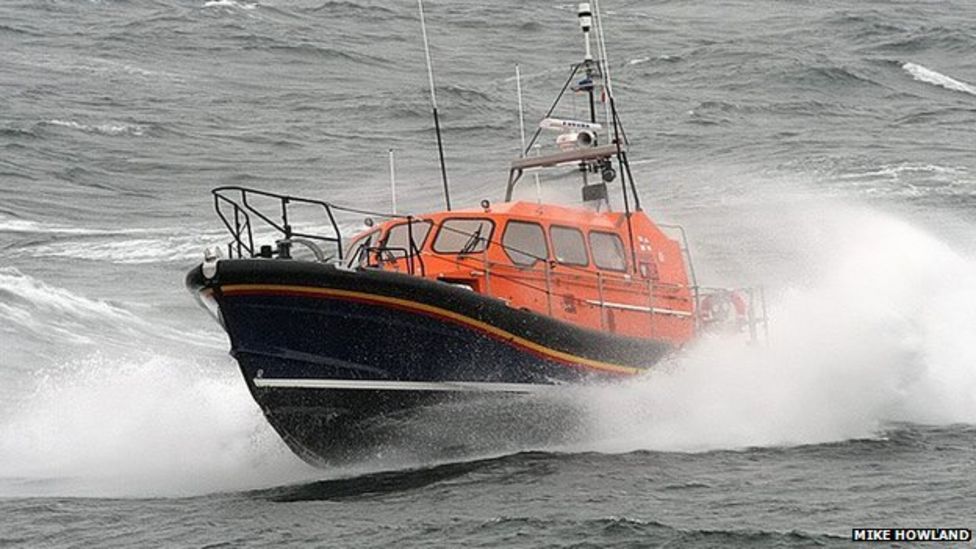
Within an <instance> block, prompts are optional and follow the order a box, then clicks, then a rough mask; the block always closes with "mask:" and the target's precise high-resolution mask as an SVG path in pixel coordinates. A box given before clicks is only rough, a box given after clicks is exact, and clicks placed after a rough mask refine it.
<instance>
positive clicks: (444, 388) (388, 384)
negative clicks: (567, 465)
mask: <svg viewBox="0 0 976 549" xmlns="http://www.w3.org/2000/svg"><path fill="white" fill-rule="evenodd" d="M254 385H255V387H261V388H268V389H354V390H363V391H432V392H433V391H441V392H481V393H538V392H542V391H548V390H551V389H553V388H554V387H556V386H555V385H543V384H536V383H488V382H480V381H360V380H354V379H301V378H297V379H281V378H278V379H272V378H261V377H256V378H254Z"/></svg>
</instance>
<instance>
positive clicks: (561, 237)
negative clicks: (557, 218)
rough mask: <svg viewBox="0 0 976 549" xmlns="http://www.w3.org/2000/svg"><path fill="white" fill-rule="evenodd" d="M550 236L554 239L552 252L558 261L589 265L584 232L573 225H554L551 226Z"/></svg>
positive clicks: (566, 263) (568, 263)
mask: <svg viewBox="0 0 976 549" xmlns="http://www.w3.org/2000/svg"><path fill="white" fill-rule="evenodd" d="M549 238H551V239H552V253H553V255H555V256H556V261H558V262H560V263H562V264H563V265H583V266H585V265H588V264H589V263H590V261H589V259H588V258H587V257H586V242H585V241H584V240H583V233H582V232H580V231H579V229H574V228H572V227H558V226H555V225H554V226H552V227H550V228H549Z"/></svg>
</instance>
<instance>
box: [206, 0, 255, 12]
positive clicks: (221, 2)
mask: <svg viewBox="0 0 976 549" xmlns="http://www.w3.org/2000/svg"><path fill="white" fill-rule="evenodd" d="M203 7H205V8H230V9H239V10H254V9H257V7H258V4H257V3H256V2H254V3H247V2H238V1H237V0H208V2H206V3H205V4H204V5H203Z"/></svg>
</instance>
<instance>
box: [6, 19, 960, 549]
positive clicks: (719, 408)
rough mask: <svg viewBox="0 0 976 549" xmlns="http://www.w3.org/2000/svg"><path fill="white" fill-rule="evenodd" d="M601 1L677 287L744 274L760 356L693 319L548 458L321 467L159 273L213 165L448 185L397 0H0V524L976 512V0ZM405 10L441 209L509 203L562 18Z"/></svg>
mask: <svg viewBox="0 0 976 549" xmlns="http://www.w3.org/2000/svg"><path fill="white" fill-rule="evenodd" d="M601 4H602V9H603V12H604V20H605V24H606V30H607V48H608V51H609V61H610V66H611V70H612V74H613V76H614V84H615V92H616V97H617V101H618V103H619V108H620V112H621V116H622V118H623V120H624V122H625V124H626V128H627V134H628V137H629V138H630V140H631V142H632V146H631V153H630V157H631V159H632V161H633V163H634V168H635V174H634V175H635V177H636V178H637V180H638V185H639V188H640V191H641V193H642V197H643V200H644V202H645V207H646V209H647V210H648V211H649V213H650V214H651V215H652V216H653V217H655V218H656V219H658V220H660V221H663V222H668V223H677V224H681V225H683V226H684V227H685V229H686V230H687V231H688V234H689V235H690V240H691V246H692V249H693V254H694V259H695V266H696V268H697V270H698V274H699V279H700V281H702V282H705V283H708V284H710V285H729V286H731V285H737V284H761V285H763V286H764V287H765V288H766V292H767V296H768V301H769V309H770V317H771V321H772V322H771V325H770V341H769V345H768V346H754V347H746V346H743V345H741V343H739V342H735V341H729V340H726V339H723V338H722V337H718V336H715V337H707V338H704V339H703V340H701V341H699V342H698V343H697V344H696V345H694V346H692V347H691V348H689V349H686V350H685V351H684V352H682V353H681V354H680V355H678V356H676V357H674V358H673V359H672V360H670V361H669V362H668V363H667V364H665V365H662V367H661V368H659V369H658V370H657V371H655V372H653V373H651V374H650V375H647V376H645V377H643V378H641V379H637V380H635V381H632V382H628V383H626V384H623V385H619V386H613V387H590V388H582V389H579V390H577V391H575V392H573V393H572V394H571V395H567V397H566V398H567V399H570V400H571V401H572V402H573V403H576V404H578V405H579V406H580V410H581V413H582V415H583V418H584V419H585V421H586V423H587V424H588V428H587V429H586V430H585V433H586V434H585V436H580V437H577V438H576V439H574V440H570V441H565V442H561V443H560V444H559V445H538V446H533V445H523V446H519V445H512V444H505V443H504V442H499V444H498V446H497V447H496V448H493V449H491V450H490V451H484V452H481V453H479V454H474V455H469V456H467V457H465V458H464V459H455V460H444V459H437V458H436V457H435V456H436V455H438V454H437V453H436V452H434V453H432V454H431V455H430V456H428V457H427V458H425V457H424V455H423V452H418V455H419V457H418V458H417V459H415V460H412V461H402V462H389V461H383V460H378V461H377V462H375V463H364V464H361V465H355V466H349V467H337V468H333V469H313V468H311V467H309V466H307V465H305V464H304V463H302V462H301V461H300V460H298V459H297V458H295V457H294V456H293V455H292V454H291V453H290V452H289V451H288V450H287V449H286V448H285V447H284V445H283V444H282V443H281V442H280V440H279V439H278V438H277V436H276V435H275V434H274V432H273V431H272V430H271V429H270V427H269V426H268V425H267V424H266V423H265V421H264V419H263V417H262V416H261V413H260V411H259V410H258V409H257V407H256V405H255V404H254V403H253V402H252V401H251V399H250V397H249V395H248V394H247V391H246V388H245V385H244V383H243V381H242V380H241V379H240V375H239V373H238V371H237V369H236V365H235V363H234V361H233V359H231V358H230V357H229V356H228V355H227V347H228V344H227V341H226V338H225V337H224V335H223V333H222V332H221V331H220V330H219V328H218V327H217V326H216V325H215V324H214V323H213V322H212V320H211V319H210V317H209V316H207V315H206V314H205V313H204V312H203V311H202V310H200V309H199V308H198V307H197V306H196V305H195V303H194V302H193V300H192V299H191V297H190V295H189V294H188V293H187V292H186V291H185V290H184V288H183V276H184V273H185V272H186V271H187V270H188V269H189V268H190V267H191V266H193V265H194V264H195V263H196V262H198V261H199V260H200V259H201V258H202V250H203V249H204V248H205V247H206V246H208V245H212V244H216V243H220V242H224V241H225V240H226V237H225V235H224V234H223V233H222V231H221V228H220V225H219V224H218V221H217V220H216V218H215V217H214V215H213V212H212V202H211V198H210V195H209V189H210V188H212V187H215V186H218V185H224V184H239V185H247V186H253V187H259V188H264V189H269V190H274V191H279V192H285V193H290V194H299V195H309V196H314V197H319V198H323V199H328V200H332V201H334V202H338V203H341V204H348V205H358V206H364V207H370V208H375V209H387V208H388V207H389V205H390V194H389V186H388V172H387V151H388V150H389V149H390V148H393V149H395V150H396V154H397V174H398V201H399V206H400V208H401V210H402V209H409V210H414V211H424V210H432V209H439V208H440V206H441V195H440V192H441V191H440V176H439V173H438V171H437V168H438V164H437V156H436V145H435V141H434V135H433V132H432V123H431V118H430V114H429V102H428V101H429V99H428V95H427V89H426V85H427V80H426V74H425V68H424V55H423V49H422V43H421V39H420V31H419V20H418V17H417V14H416V4H415V3H412V2H410V1H397V2H367V1H360V0H351V1H337V2H329V1H326V0H289V1H284V0H259V1H254V2H251V1H247V0H210V1H208V0H5V1H4V2H2V3H0V545H2V546H24V547H46V546H59V547H60V546H78V547H80V546H85V547H90V546H115V547H129V546H180V547H182V546H186V547H220V546H228V547H236V546H262V547H264V546H307V545H310V546H322V547H364V546H392V545H396V546H399V547H454V546H468V547H486V546H505V547H645V546H660V545H666V546H669V547H697V546H711V547H728V546H751V547H781V546H845V545H847V544H849V543H850V536H851V529H852V528H858V527H899V526H903V527H959V526H963V527H969V528H973V527H976V337H974V333H976V332H974V330H976V238H974V236H976V56H974V55H973V52H974V51H976V3H973V2H971V1H969V0H945V1H938V2H929V1H912V2H908V1H896V0H885V1H880V0H865V1H861V2H840V1H835V0H826V1H819V2H803V1H774V0H756V1H749V2H746V1H738V0H715V1H709V2H679V1H668V0H662V1H650V2H637V1H633V0H629V1H619V2H612V1H610V0H604V1H603V2H602V3H601ZM425 7H426V12H427V26H428V30H429V33H430V39H431V48H432V51H431V54H432V58H433V64H434V69H435V77H436V81H437V93H438V101H439V107H440V111H441V116H442V120H441V122H442V125H443V128H444V137H445V152H446V155H447V166H448V171H449V174H450V178H451V182H452V192H453V196H452V199H453V201H454V202H455V203H456V204H462V205H474V204H477V203H478V201H479V200H481V199H482V198H488V199H490V200H500V199H501V195H502V190H503V186H504V182H505V179H506V177H507V166H508V162H509V161H510V160H511V159H512V158H513V157H514V156H516V155H517V152H518V149H519V137H518V131H519V130H518V118H517V110H516V106H517V97H516V91H515V86H516V82H515V78H514V66H515V64H516V63H519V64H520V67H521V72H522V74H523V78H522V87H523V91H524V94H525V101H526V114H527V119H529V120H530V121H533V120H537V119H538V118H540V117H541V116H542V115H543V114H544V112H545V109H546V108H547V107H548V103H549V101H550V100H551V99H552V97H553V95H554V94H555V93H556V92H557V91H558V89H559V87H560V86H561V84H562V81H563V80H564V78H565V76H566V73H567V71H568V68H569V65H570V63H572V62H575V61H576V60H577V58H578V57H579V52H580V37H579V33H578V30H577V26H576V21H575V19H576V16H575V10H576V6H575V5H574V4H572V3H551V2H528V3H523V2H515V1H512V0H503V1H500V2H490V3H485V2H471V1H451V2H448V1H444V0H428V1H427V3H426V6H425ZM555 183H556V184H558V183H559V182H558V181H556V182H555ZM574 192H575V191H574ZM502 416H503V415H499V417H502ZM507 427H508V424H507V423H506V422H505V421H503V420H498V421H493V420H492V419H491V415H490V414H488V415H486V417H485V421H484V422H483V424H482V425H480V426H479V427H478V430H477V432H474V433H453V434H451V433H448V435H450V436H445V437H444V438H445V440H444V444H454V445H463V444H465V442H466V441H468V440H471V437H474V438H479V437H482V436H484V437H494V438H493V440H494V439H497V440H499V441H504V440H505V438H506V437H505V429H506V428H507ZM432 428H436V426H433V427H432ZM454 435H457V440H453V441H452V440H450V439H451V437H452V436H454Z"/></svg>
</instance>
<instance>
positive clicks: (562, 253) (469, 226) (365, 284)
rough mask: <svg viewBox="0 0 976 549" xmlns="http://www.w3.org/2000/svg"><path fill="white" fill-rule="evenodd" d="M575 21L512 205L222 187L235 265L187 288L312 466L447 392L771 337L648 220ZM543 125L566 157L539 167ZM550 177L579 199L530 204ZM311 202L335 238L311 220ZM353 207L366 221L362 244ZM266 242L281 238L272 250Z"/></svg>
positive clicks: (358, 445)
mask: <svg viewBox="0 0 976 549" xmlns="http://www.w3.org/2000/svg"><path fill="white" fill-rule="evenodd" d="M579 20H580V26H581V29H582V30H583V33H584V39H585V45H586V54H585V57H584V59H583V61H582V62H580V63H578V64H576V65H574V66H573V67H572V71H571V73H570V75H569V78H568V79H567V80H566V83H565V84H564V85H563V88H562V90H561V91H560V93H559V95H558V96H557V98H556V100H555V102H554V103H553V105H552V107H551V108H550V109H549V112H548V113H546V115H545V117H543V119H542V121H541V122H540V124H539V126H538V128H537V130H536V132H535V135H534V136H533V137H532V139H531V141H530V142H529V143H528V144H527V145H524V146H523V155H522V156H521V157H520V158H518V159H516V160H514V161H513V162H512V164H511V167H510V172H509V177H508V182H507V185H506V188H505V195H504V201H503V202H501V203H498V204H492V203H491V202H489V201H488V200H483V201H482V202H481V204H480V205H479V206H478V207H474V208H467V209H451V207H450V200H449V198H448V196H449V195H448V194H447V192H448V188H447V177H446V171H444V170H443V165H442V175H443V181H444V184H445V199H446V202H447V209H445V210H443V211H435V212H430V213H426V214H416V215H415V214H410V215H395V214H383V213H379V212H366V211H363V210H356V209H352V208H346V207H342V206H338V205H336V204H333V203H331V202H328V201H323V200H316V199H309V198H300V197H293V196H288V195H282V194H277V193H272V192H266V191H260V190H255V189H247V188H243V187H221V188H218V189H215V190H214V191H213V197H214V205H215V209H216V212H217V214H218V216H219V217H220V219H221V220H222V221H223V223H224V225H225V227H226V228H227V229H228V230H229V231H230V233H231V235H232V241H231V242H230V243H229V244H228V247H227V250H226V251H227V256H228V257H227V258H226V259H224V258H221V257H220V254H219V253H218V252H217V251H216V250H210V251H208V254H207V256H206V259H205V261H204V263H203V264H202V265H200V266H198V267H196V268H195V269H193V270H192V271H191V272H190V273H189V274H188V276H187V280H186V283H187V286H188V288H189V289H190V290H191V291H192V292H193V293H194V295H196V296H198V297H199V298H200V300H201V303H203V304H204V305H205V306H207V307H208V308H210V309H211V310H213V311H215V316H216V317H217V319H218V320H219V322H220V323H221V325H222V326H223V327H224V329H225V330H226V331H227V334H228V335H229V337H230V341H231V354H232V355H233V356H234V357H235V358H236V359H237V361H238V363H239V364H240V367H241V371H242V373H243V375H244V378H245V382H246V383H247V385H248V388H249V389H250V391H251V394H252V395H253V397H254V399H255V400H256V401H257V403H258V404H259V405H260V407H261V409H262V410H263V412H264V414H265V416H266V417H267V418H268V420H269V422H270V423H271V425H272V426H274V428H275V429H276V430H277V431H278V433H279V434H280V435H281V436H282V438H283V439H284V440H285V442H286V443H287V444H288V445H289V446H290V447H291V448H292V449H293V450H294V451H295V452H296V453H297V454H298V455H300V456H301V457H303V458H304V459H306V460H307V461H309V462H311V463H314V464H321V463H323V462H333V461H338V460H348V459H358V458H360V457H362V456H364V455H369V453H370V452H371V451H373V450H374V449H375V448H378V447H380V446H381V445H382V443H383V436H381V435H378V434H377V433H380V432H381V431H382V430H381V429H379V430H378V429H377V428H376V426H377V424H378V422H381V421H382V419H383V418H389V417H402V416H403V415H409V414H412V413H417V411H418V410H422V409H423V408H424V407H427V406H429V405H431V404H435V403H441V402H444V401H445V400H457V399H470V398H481V397H483V396H484V395H498V394H523V393H537V392H540V391H551V390H558V387H559V386H560V385H565V384H575V383H581V382H591V381H612V380H617V379H625V378H628V377H631V376H634V375H638V374H640V373H642V372H644V371H646V370H647V369H648V368H651V367H653V366H654V365H655V364H656V363H658V362H659V361H660V360H661V359H662V358H663V357H665V356H667V355H669V354H670V353H673V352H674V351H676V350H677V349H680V348H681V347H682V346H684V345H686V344H687V343H689V342H690V341H692V340H693V339H694V338H695V337H696V335H697V334H699V333H701V332H702V331H703V330H705V329H710V328H714V327H722V328H724V329H731V330H746V329H748V330H749V332H750V334H751V335H752V337H753V339H755V337H756V329H757V326H759V325H760V324H761V322H763V321H764V316H765V315H764V314H756V313H755V312H754V311H756V310H757V307H755V306H754V305H756V303H757V301H758V300H759V298H760V297H761V296H760V295H759V294H756V293H754V292H752V291H751V290H740V291H733V290H708V289H705V288H702V287H700V286H699V285H698V283H697V280H696V279H695V276H694V269H693V267H692V262H691V256H690V253H689V251H688V247H687V242H685V240H684V231H683V230H682V229H680V227H666V226H662V225H659V224H656V223H655V222H654V221H652V220H651V218H650V217H649V216H648V215H647V214H646V213H645V211H644V210H643V208H642V206H641V202H640V197H639V195H638V193H637V187H636V184H635V182H634V179H633V176H632V174H631V170H630V164H629V161H628V158H627V149H628V142H627V139H626V134H625V133H624V131H623V126H622V122H621V120H620V119H619V117H618V115H617V110H616V105H615V102H614V98H613V93H612V85H611V81H610V77H609V74H608V73H607V67H606V64H605V62H604V61H603V59H605V57H606V56H605V54H603V55H601V56H600V57H601V58H602V59H600V60H596V59H594V58H593V55H592V53H591V46H590V34H591V29H593V16H592V14H591V13H590V9H589V5H588V4H581V5H580V10H579ZM597 25H599V19H598V18H597ZM595 30H596V34H597V38H598V41H597V44H598V46H597V49H598V50H599V51H600V52H603V47H602V32H600V29H599V27H597V28H596V29H595ZM425 34H426V31H425ZM431 82H432V75H431ZM432 89H433V86H432ZM567 92H570V93H572V94H578V95H581V96H583V97H585V98H586V101H584V108H583V110H584V111H585V112H584V113H583V116H579V114H580V113H578V112H569V113H566V114H567V116H563V114H564V111H566V106H565V105H563V102H562V101H561V100H562V99H563V98H564V97H565V96H566V95H567ZM432 100H433V105H434V115H435V126H436V127H437V133H438V138H439V136H440V131H439V123H438V122H437V118H436V116H437V111H436V99H433V97H432ZM600 111H603V112H602V113H601V112H600ZM601 114H605V117H606V120H605V122H604V123H600V122H598V118H599V117H600V116H599V115H601ZM547 131H554V132H555V133H556V134H557V137H556V138H555V145H556V148H555V150H552V151H550V152H546V153H543V154H539V155H535V156H526V155H525V153H527V152H528V151H529V150H532V148H533V146H534V145H535V143H536V142H538V140H539V138H540V136H542V135H543V133H544V132H547ZM541 171H547V172H553V171H555V172H557V173H561V174H563V175H564V174H565V172H567V171H569V172H570V173H572V172H576V173H577V174H578V175H579V181H581V185H580V188H581V195H582V196H581V198H582V200H581V203H580V204H578V205H574V206H565V205H557V204H543V203H542V202H541V201H526V200H516V199H515V198H514V197H515V194H516V190H517V188H519V185H520V183H521V182H523V176H524V175H525V174H526V173H529V172H531V173H532V175H534V176H536V177H538V173H539V172H541ZM617 180H619V200H617V202H619V203H620V204H619V205H617V208H618V209H612V207H611V206H612V204H611V200H610V194H611V193H610V189H611V188H612V187H611V185H612V184H613V183H614V182H615V181H617ZM536 184H537V185H538V179H537V180H536ZM562 184H565V183H562ZM296 210H301V211H302V212H305V213H307V212H309V211H315V212H317V214H318V215H319V219H318V224H319V225H318V226H319V227H321V226H322V222H323V221H324V225H325V227H328V229H326V230H324V231H323V230H321V229H319V230H305V229H302V228H301V227H302V225H301V224H300V223H299V222H298V220H297V219H296V216H297V213H296ZM344 213H345V214H349V213H351V214H357V215H361V214H365V215H368V216H369V218H368V219H369V223H368V226H367V228H366V230H364V231H362V232H361V233H360V234H358V235H356V236H355V237H353V238H352V239H351V240H348V241H347V240H346V239H344V237H343V235H342V234H341V231H340V222H339V217H340V216H341V215H342V214H344ZM374 219H375V220H382V221H381V222H378V223H375V222H373V220H374ZM262 234H263V235H265V236H267V235H273V236H272V238H273V239H274V244H273V245H272V244H263V245H262V244H259V243H258V242H257V241H258V240H260V238H261V235H262ZM672 234H677V235H678V238H676V237H674V236H673V235H672Z"/></svg>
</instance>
